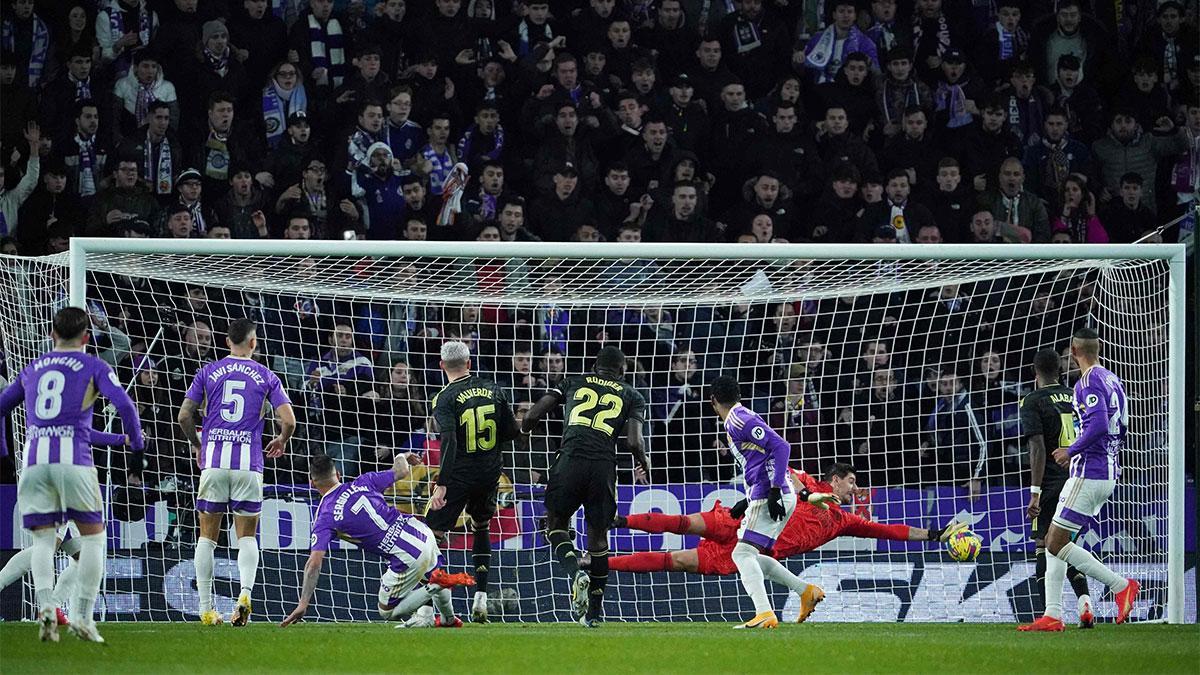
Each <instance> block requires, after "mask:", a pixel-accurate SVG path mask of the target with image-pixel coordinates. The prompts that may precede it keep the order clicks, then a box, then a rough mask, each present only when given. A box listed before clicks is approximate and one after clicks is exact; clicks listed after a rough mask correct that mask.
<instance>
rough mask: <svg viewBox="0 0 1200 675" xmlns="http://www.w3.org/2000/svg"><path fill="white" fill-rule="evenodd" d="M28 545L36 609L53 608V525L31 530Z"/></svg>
mask: <svg viewBox="0 0 1200 675" xmlns="http://www.w3.org/2000/svg"><path fill="white" fill-rule="evenodd" d="M31 534H32V535H33V544H32V545H30V547H29V550H30V551H31V554H30V557H29V569H30V570H31V571H32V572H33V596H34V600H35V601H36V602H37V606H38V611H40V612H44V611H46V610H48V609H49V610H53V609H54V542H55V533H54V528H53V527H43V528H42V529H40V530H33V531H32V532H31Z"/></svg>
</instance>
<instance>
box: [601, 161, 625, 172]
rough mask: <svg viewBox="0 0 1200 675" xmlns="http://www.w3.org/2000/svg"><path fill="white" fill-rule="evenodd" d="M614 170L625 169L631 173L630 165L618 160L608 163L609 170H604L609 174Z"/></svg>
mask: <svg viewBox="0 0 1200 675" xmlns="http://www.w3.org/2000/svg"><path fill="white" fill-rule="evenodd" d="M614 171H624V172H625V173H629V165H628V164H626V163H625V162H622V161H619V160H618V161H616V162H613V163H612V164H609V165H608V170H607V171H605V172H604V175H605V176H608V174H610V173H612V172H614Z"/></svg>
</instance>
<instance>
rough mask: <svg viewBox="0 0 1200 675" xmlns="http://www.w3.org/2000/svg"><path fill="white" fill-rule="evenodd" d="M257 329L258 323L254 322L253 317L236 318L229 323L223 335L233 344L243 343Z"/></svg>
mask: <svg viewBox="0 0 1200 675" xmlns="http://www.w3.org/2000/svg"><path fill="white" fill-rule="evenodd" d="M257 329H258V324H256V323H254V320H253V319H247V318H241V319H236V320H234V321H233V322H232V323H230V324H229V329H228V330H227V331H225V336H226V337H228V338H229V341H230V342H231V343H233V344H235V345H241V344H245V343H246V340H248V339H250V336H251V335H252V334H253V333H254V332H255V331H256V330H257Z"/></svg>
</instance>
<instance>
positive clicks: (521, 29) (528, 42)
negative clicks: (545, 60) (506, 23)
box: [517, 19, 554, 57]
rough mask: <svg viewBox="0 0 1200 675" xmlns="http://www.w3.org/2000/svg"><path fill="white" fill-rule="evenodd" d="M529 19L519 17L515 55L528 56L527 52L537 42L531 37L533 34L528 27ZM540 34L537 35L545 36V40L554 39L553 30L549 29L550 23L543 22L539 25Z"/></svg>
mask: <svg viewBox="0 0 1200 675" xmlns="http://www.w3.org/2000/svg"><path fill="white" fill-rule="evenodd" d="M529 26H530V24H529V20H528V19H521V23H519V24H517V56H518V57H521V56H529V52H531V51H533V46H534V45H535V44H537V41H536V40H533V39H531V36H532V35H533V34H532V32H531V31H530V29H529ZM540 28H541V32H542V34H541V35H539V36H537V37H539V38H545V39H546V42H550V41H551V40H553V39H554V31H552V30H550V24H548V23H544V24H542V25H541V26H540Z"/></svg>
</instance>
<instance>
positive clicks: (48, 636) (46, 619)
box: [0, 307, 143, 642]
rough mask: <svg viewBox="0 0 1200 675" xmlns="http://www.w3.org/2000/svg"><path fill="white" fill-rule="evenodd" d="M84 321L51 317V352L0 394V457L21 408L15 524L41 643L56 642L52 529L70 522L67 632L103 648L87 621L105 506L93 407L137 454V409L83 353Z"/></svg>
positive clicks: (100, 561) (73, 311) (103, 367)
mask: <svg viewBox="0 0 1200 675" xmlns="http://www.w3.org/2000/svg"><path fill="white" fill-rule="evenodd" d="M90 321H91V320H90V319H89V318H88V315H87V312H85V311H83V310H82V309H79V308H76V307H67V308H64V309H61V310H59V311H58V312H57V313H55V315H54V321H53V332H52V333H51V337H53V339H54V349H53V351H51V352H49V353H47V354H45V355H43V356H41V357H38V358H37V359H34V360H33V361H32V362H30V363H29V365H27V366H25V368H24V369H23V370H22V371H21V373H20V374H19V375H18V376H17V378H16V380H15V381H13V383H12V384H10V385H9V386H8V388H6V389H5V390H4V392H3V393H2V394H0V456H3V455H5V454H7V453H8V448H7V447H6V440H5V439H6V438H7V436H8V434H7V432H6V431H5V429H4V423H3V421H4V420H5V419H6V418H7V417H8V414H9V412H11V411H12V410H13V408H15V407H16V406H17V405H19V404H20V403H21V402H22V401H24V402H25V420H26V436H25V437H26V441H25V453H24V456H23V458H22V463H21V478H20V481H19V482H18V483H17V503H18V505H19V507H20V509H21V523H22V525H23V526H24V527H25V528H27V529H29V530H30V531H31V533H32V536H33V544H32V546H31V547H30V548H32V549H33V553H32V555H31V557H30V561H29V564H30V568H31V569H32V571H33V589H34V598H35V600H36V602H37V605H38V632H39V635H40V637H41V639H42V640H44V641H50V642H57V641H58V622H57V618H56V616H55V611H54V610H55V605H54V599H53V593H54V546H55V541H56V536H55V533H56V529H57V527H58V526H59V525H61V524H63V523H66V522H67V521H73V522H74V523H75V526H76V528H78V529H79V572H78V578H77V579H76V595H75V600H74V602H73V604H72V606H73V607H74V608H75V612H76V614H77V615H76V617H75V620H74V621H72V622H71V625H70V627H69V630H70V631H71V632H72V633H74V634H75V635H76V636H78V637H79V638H80V639H81V640H86V641H89V642H104V638H102V637H101V636H100V633H99V632H98V631H97V630H96V624H95V621H94V620H93V617H92V612H93V609H94V608H95V606H96V594H97V593H99V591H100V580H101V578H102V577H103V575H104V505H103V503H102V502H101V499H100V482H99V479H98V477H97V475H96V467H95V465H94V464H93V462H92V450H91V446H90V443H91V436H92V407H93V406H94V405H95V403H96V397H97V394H99V395H102V396H104V397H105V398H107V399H108V400H109V401H110V402H111V403H112V404H113V405H114V406H115V407H116V409H117V414H118V415H120V417H121V425H122V428H123V429H124V430H125V433H126V434H128V436H129V446H130V447H131V448H133V449H134V450H140V449H141V448H142V444H143V442H142V425H141V420H140V419H138V414H137V406H136V405H135V404H134V402H133V399H131V398H129V395H128V394H126V393H125V390H124V389H122V388H121V382H120V380H118V379H117V375H116V373H114V372H113V371H112V368H110V367H109V366H108V364H107V363H105V362H104V361H101V360H100V359H98V358H96V357H94V356H91V355H90V354H86V353H84V345H86V344H87V340H88V326H89V325H90Z"/></svg>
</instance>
